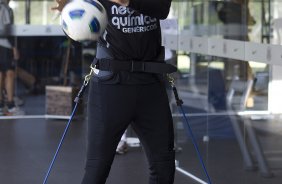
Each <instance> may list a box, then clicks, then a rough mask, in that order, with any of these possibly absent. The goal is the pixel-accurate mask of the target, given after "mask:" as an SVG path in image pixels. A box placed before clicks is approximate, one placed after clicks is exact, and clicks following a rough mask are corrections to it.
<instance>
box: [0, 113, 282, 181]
mask: <svg viewBox="0 0 282 184" xmlns="http://www.w3.org/2000/svg"><path fill="white" fill-rule="evenodd" d="M191 121H192V119H191ZM65 125H66V120H54V119H47V120H46V119H40V118H38V119H13V120H0V183H3V184H19V183H21V184H38V183H42V182H43V179H44V176H45V173H46V171H47V169H48V167H49V164H50V161H51V159H52V157H53V155H54V152H55V150H56V148H57V145H58V142H59V140H60V138H61V135H62V133H63V130H64V128H65ZM85 125H86V123H85V120H83V119H76V120H74V122H73V123H72V124H71V126H70V129H69V132H68V134H67V136H66V138H65V142H64V144H63V146H62V148H61V151H60V152H59V155H58V157H57V160H56V162H55V164H54V167H53V170H52V171H51V174H50V177H49V180H48V183H50V184H51V183H52V184H62V183H63V184H65V183H66V184H78V183H80V181H81V178H82V175H83V168H84V161H85V152H86V146H85V143H86V141H85V140H86V126H85ZM193 128H194V130H195V131H196V133H197V132H199V131H198V130H199V127H195V126H193ZM176 131H177V139H178V141H177V146H178V147H180V148H182V150H181V151H179V152H177V154H176V155H177V160H178V161H179V166H180V167H181V168H183V169H184V170H186V171H189V172H190V173H192V174H193V175H195V176H197V177H199V178H201V179H202V180H206V179H205V176H204V174H203V172H202V170H201V166H200V164H199V162H198V159H197V155H196V154H195V150H194V148H193V145H192V143H191V140H190V139H188V140H187V137H186V138H185V136H186V135H185V134H184V132H183V131H181V126H180V125H177V126H176ZM277 131H278V132H279V131H281V129H280V130H277ZM260 134H262V135H263V137H264V138H263V139H262V145H263V147H267V150H266V152H267V154H268V156H267V158H268V163H269V166H270V169H271V172H272V173H274V177H271V178H264V177H262V176H261V175H260V174H259V171H246V170H244V167H243V163H242V158H241V154H240V151H239V148H238V144H237V142H236V140H235V139H234V138H233V137H229V138H211V139H210V141H209V142H208V143H203V141H200V140H199V146H200V150H201V151H202V153H203V158H204V160H205V162H206V165H207V168H208V170H209V172H210V176H211V178H212V180H213V183H216V184H227V183H228V184H239V183H240V184H281V181H282V159H281V158H282V151H281V148H282V145H281V144H282V143H281V141H280V140H281V132H280V134H271V135H269V134H267V135H266V133H264V132H261V133H260ZM269 150H272V151H271V152H270V151H269ZM270 154H272V155H270ZM273 154H276V155H273ZM147 178H148V171H147V163H146V158H145V156H144V154H143V150H142V147H137V148H130V149H129V152H128V153H127V154H125V155H116V157H115V160H114V163H113V166H112V170H111V172H110V176H109V178H108V181H107V184H145V183H147ZM184 183H185V184H187V183H189V184H194V183H195V184H197V183H199V182H197V181H195V180H193V179H191V178H190V177H188V176H186V175H185V174H183V173H181V172H179V171H176V175H175V184H184Z"/></svg>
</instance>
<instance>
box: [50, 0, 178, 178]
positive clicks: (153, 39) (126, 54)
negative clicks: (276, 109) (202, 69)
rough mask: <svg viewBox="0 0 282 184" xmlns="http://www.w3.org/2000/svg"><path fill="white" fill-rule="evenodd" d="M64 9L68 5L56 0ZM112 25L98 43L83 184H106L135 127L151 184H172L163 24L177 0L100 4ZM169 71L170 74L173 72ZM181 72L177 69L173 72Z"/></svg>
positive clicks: (106, 0) (110, 0)
mask: <svg viewBox="0 0 282 184" xmlns="http://www.w3.org/2000/svg"><path fill="white" fill-rule="evenodd" d="M56 1H57V3H58V5H57V7H55V8H53V9H57V10H59V11H61V10H62V8H63V7H64V5H65V4H66V0H56ZM99 1H100V2H101V3H102V5H103V6H104V7H105V9H106V11H107V14H108V22H109V23H108V26H107V28H106V30H105V32H104V34H103V35H102V36H101V37H100V39H99V40H98V43H97V54H96V58H95V59H94V62H93V65H95V66H96V69H95V71H94V72H95V73H94V76H93V77H92V79H91V82H90V88H89V97H88V98H89V99H88V112H87V115H88V118H87V119H88V149H87V161H86V167H85V175H84V178H83V181H82V184H104V183H105V182H106V179H107V177H108V174H109V171H110V168H111V165H112V162H113V159H114V156H115V152H116V148H117V145H118V143H119V141H120V139H121V137H122V134H123V132H124V131H125V130H126V128H127V127H128V125H129V124H131V126H132V128H133V129H134V130H135V132H136V134H137V135H138V137H139V139H140V141H141V143H142V146H143V147H144V149H145V152H146V156H147V159H148V162H149V169H150V177H149V182H148V183H150V184H172V183H173V181H174V173H175V164H174V163H175V153H174V147H173V146H174V141H173V140H174V134H173V123H172V116H171V112H170V108H169V103H168V97H167V94H166V88H165V84H164V80H163V77H162V76H164V74H165V73H169V72H171V67H170V66H168V64H165V63H164V48H163V47H162V46H161V30H160V24H159V20H160V19H165V18H166V17H167V15H168V13H169V9H170V5H171V0H99ZM168 68H169V69H168ZM173 71H175V67H173Z"/></svg>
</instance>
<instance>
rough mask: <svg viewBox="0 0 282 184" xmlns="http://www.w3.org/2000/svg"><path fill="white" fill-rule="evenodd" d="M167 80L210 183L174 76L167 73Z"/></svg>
mask: <svg viewBox="0 0 282 184" xmlns="http://www.w3.org/2000/svg"><path fill="white" fill-rule="evenodd" d="M168 81H169V83H170V85H171V87H172V90H173V94H174V97H175V100H176V105H177V106H178V107H179V111H180V112H181V113H182V115H183V118H184V120H185V122H186V125H187V128H188V131H189V133H190V135H191V138H192V142H193V145H194V148H195V150H196V152H197V155H198V158H199V160H200V162H201V165H202V168H203V170H204V172H205V175H206V177H207V179H208V183H209V184H212V182H211V178H210V176H209V173H208V171H207V169H206V166H205V163H204V161H203V158H202V156H201V153H200V150H199V147H198V145H197V141H196V139H195V136H194V134H193V131H192V128H191V126H190V124H189V122H188V119H187V117H186V115H185V112H184V110H183V106H182V104H183V101H182V100H181V99H180V98H179V96H178V92H177V89H176V87H175V84H174V78H173V77H172V76H171V75H169V74H168Z"/></svg>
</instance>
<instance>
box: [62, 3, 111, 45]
mask: <svg viewBox="0 0 282 184" xmlns="http://www.w3.org/2000/svg"><path fill="white" fill-rule="evenodd" d="M107 23H108V19H107V12H106V10H105V8H104V7H103V6H102V4H101V3H100V2H98V1H97V0H72V1H70V2H69V3H68V4H66V5H65V7H64V8H63V10H62V13H61V25H62V27H63V30H64V32H65V33H66V34H67V35H68V36H69V37H70V38H71V39H73V40H75V41H89V40H92V41H96V40H97V39H98V38H99V37H100V36H101V34H102V33H103V32H104V30H105V29H106V26H107Z"/></svg>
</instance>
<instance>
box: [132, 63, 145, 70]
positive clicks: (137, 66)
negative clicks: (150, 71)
mask: <svg viewBox="0 0 282 184" xmlns="http://www.w3.org/2000/svg"><path fill="white" fill-rule="evenodd" d="M130 71H131V72H144V71H145V63H144V62H140V61H131V70H130Z"/></svg>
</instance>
